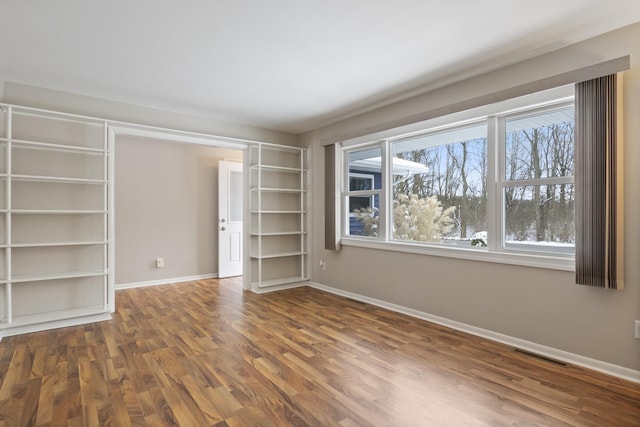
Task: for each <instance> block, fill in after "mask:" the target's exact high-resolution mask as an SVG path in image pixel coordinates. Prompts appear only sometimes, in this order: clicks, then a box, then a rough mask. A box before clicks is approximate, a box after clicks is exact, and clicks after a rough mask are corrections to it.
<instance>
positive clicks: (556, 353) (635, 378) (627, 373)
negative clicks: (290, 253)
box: [307, 282, 640, 383]
mask: <svg viewBox="0 0 640 427" xmlns="http://www.w3.org/2000/svg"><path fill="white" fill-rule="evenodd" d="M307 286H309V287H311V288H314V289H319V290H321V291H325V292H329V293H331V294H335V295H340V296H343V297H345V298H350V299H353V300H356V301H360V302H364V303H367V304H371V305H375V306H377V307H382V308H386V309H387V310H391V311H394V312H396V313H401V314H406V315H407V316H411V317H415V318H418V319H422V320H426V321H428V322H432V323H436V324H438V325H441V326H445V327H448V328H451V329H455V330H457V331H461V332H466V333H468V334H471V335H475V336H478V337H482V338H486V339H488V340H491V341H496V342H499V343H501V344H505V345H508V346H511V347H514V348H517V349H520V350H525V351H527V352H530V353H534V354H539V355H541V356H545V357H548V358H550V359H554V360H558V361H562V362H566V363H570V364H572V365H576V366H581V367H583V368H587V369H592V370H594V371H598V372H602V373H604V374H607V375H612V376H614V377H618V378H622V379H624V380H627V381H632V382H634V383H640V371H636V370H633V369H629V368H625V367H623V366H618V365H614V364H612V363H608V362H603V361H601V360H596V359H591V358H589V357H584V356H581V355H579V354H575V353H570V352H568V351H564V350H559V349H556V348H553V347H548V346H545V345H541V344H537V343H534V342H531V341H526V340H523V339H520V338H516V337H512V336H509V335H504V334H501V333H498V332H493V331H490V330H488V329H483V328H478V327H476V326H472V325H467V324H465V323H461V322H457V321H455V320H450V319H447V318H444V317H440V316H436V315H433V314H429V313H425V312H423V311H419V310H415V309H412V308H408V307H404V306H401V305H398V304H393V303H390V302H387V301H382V300H379V299H376V298H371V297H367V296H364V295H360V294H356V293H353V292H349V291H344V290H342V289H338V288H334V287H332V286H327V285H323V284H321V283H317V282H308V283H307Z"/></svg>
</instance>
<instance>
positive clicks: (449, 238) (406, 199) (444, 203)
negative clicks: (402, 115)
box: [392, 123, 487, 248]
mask: <svg viewBox="0 0 640 427" xmlns="http://www.w3.org/2000/svg"><path fill="white" fill-rule="evenodd" d="M392 149H393V156H394V158H393V160H394V165H393V201H392V208H393V212H392V215H393V235H394V238H395V239H397V240H411V241H419V242H435V243H443V244H447V245H452V246H462V247H465V248H469V247H481V246H483V245H481V244H474V245H473V246H472V240H473V238H474V237H475V236H476V235H477V234H478V233H483V232H484V233H485V235H486V232H485V230H486V229H487V227H486V221H487V218H486V216H487V215H486V209H487V186H486V183H487V125H486V124H485V123H482V124H478V125H473V126H467V127H464V128H456V129H451V130H447V131H444V132H437V133H431V134H424V135H419V136H416V137H412V138H407V139H403V140H399V141H396V142H394V143H393V146H392ZM483 241H484V242H485V243H486V237H485V239H484V240H483ZM476 243H477V242H476Z"/></svg>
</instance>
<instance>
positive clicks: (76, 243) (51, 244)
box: [0, 240, 109, 248]
mask: <svg viewBox="0 0 640 427" xmlns="http://www.w3.org/2000/svg"><path fill="white" fill-rule="evenodd" d="M107 243H109V242H107V241H102V240H100V241H93V242H81V241H70V242H46V243H12V244H11V245H10V246H11V247H12V248H43V247H47V248H48V247H57V246H92V245H106V244H107ZM0 247H1V246H0Z"/></svg>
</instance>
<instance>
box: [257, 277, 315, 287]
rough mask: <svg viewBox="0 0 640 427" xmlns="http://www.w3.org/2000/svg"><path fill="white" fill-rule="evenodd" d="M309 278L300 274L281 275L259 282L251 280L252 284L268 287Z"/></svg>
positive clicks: (304, 280) (303, 280)
mask: <svg viewBox="0 0 640 427" xmlns="http://www.w3.org/2000/svg"><path fill="white" fill-rule="evenodd" d="M308 280H309V279H308V278H306V277H302V276H293V277H283V278H280V279H271V280H263V281H261V282H252V283H251V285H252V286H257V287H259V288H268V287H270V286H278V285H286V284H288V283H296V282H306V281H308Z"/></svg>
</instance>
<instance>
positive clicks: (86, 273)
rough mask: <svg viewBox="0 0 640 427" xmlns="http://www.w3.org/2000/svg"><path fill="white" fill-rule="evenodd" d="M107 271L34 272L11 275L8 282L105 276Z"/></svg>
mask: <svg viewBox="0 0 640 427" xmlns="http://www.w3.org/2000/svg"><path fill="white" fill-rule="evenodd" d="M107 274H108V273H107V271H104V270H103V271H76V272H68V273H52V274H36V275H33V276H20V275H17V276H13V277H12V278H11V280H9V282H10V283H16V284H17V283H28V282H42V281H46V280H62V279H80V278H83V277H101V276H106V275H107Z"/></svg>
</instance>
